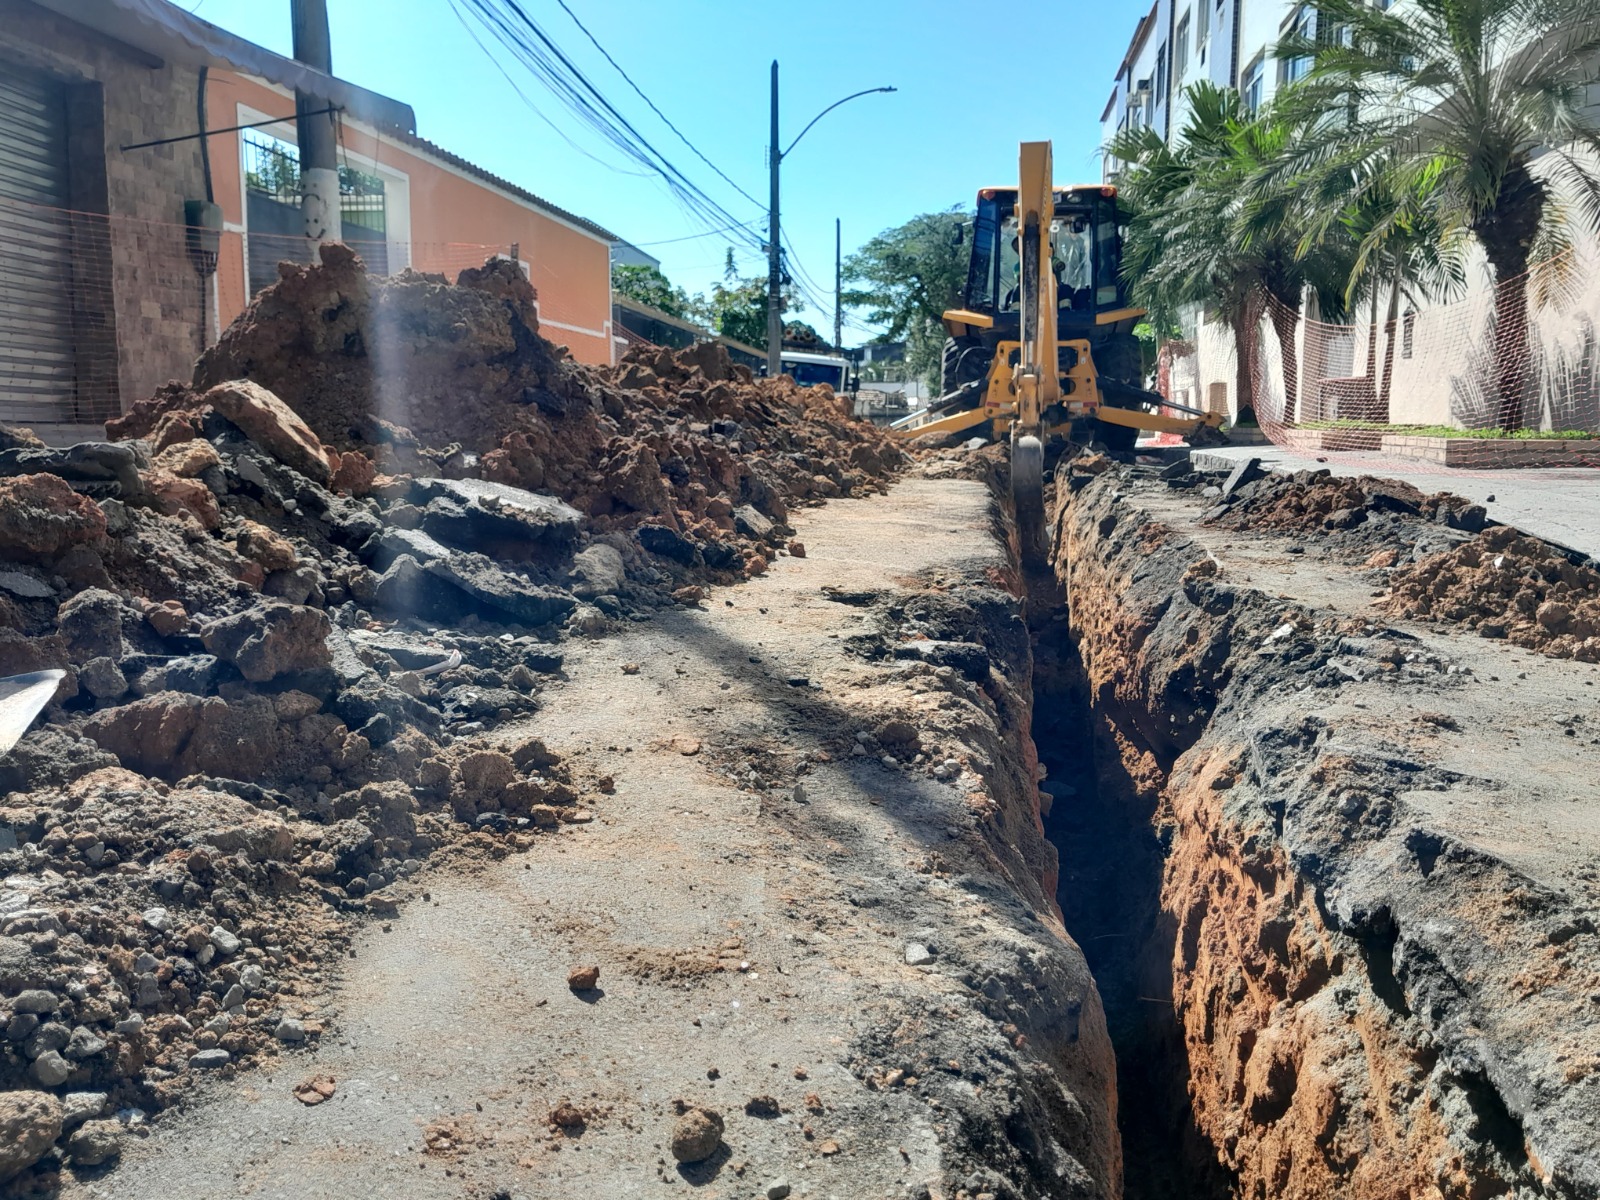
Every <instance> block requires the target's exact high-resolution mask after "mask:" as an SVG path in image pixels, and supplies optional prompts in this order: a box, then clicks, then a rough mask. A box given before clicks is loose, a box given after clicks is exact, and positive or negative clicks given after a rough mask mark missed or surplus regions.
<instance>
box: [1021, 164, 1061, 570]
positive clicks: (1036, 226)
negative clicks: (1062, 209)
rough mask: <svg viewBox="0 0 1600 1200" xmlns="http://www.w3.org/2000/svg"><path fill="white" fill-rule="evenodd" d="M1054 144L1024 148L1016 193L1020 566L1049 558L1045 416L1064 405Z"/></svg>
mask: <svg viewBox="0 0 1600 1200" xmlns="http://www.w3.org/2000/svg"><path fill="white" fill-rule="evenodd" d="M1050 160H1051V155H1050V143H1049V142H1023V143H1022V152H1021V162H1020V164H1019V167H1020V169H1019V172H1018V174H1019V178H1020V181H1021V186H1020V187H1019V189H1018V192H1017V236H1018V240H1019V245H1018V250H1019V252H1020V255H1021V279H1020V285H1021V286H1020V288H1019V296H1020V306H1021V309H1022V346H1021V352H1020V353H1019V354H1018V356H1017V364H1016V366H1015V367H1014V368H1013V374H1012V382H1013V385H1014V391H1015V394H1016V398H1017V400H1016V405H1017V411H1016V417H1015V419H1014V420H1013V421H1012V422H1011V499H1012V503H1013V506H1014V507H1015V510H1016V518H1017V538H1018V542H1019V543H1020V545H1019V549H1020V550H1021V554H1022V560H1023V562H1024V563H1025V564H1026V565H1028V566H1038V565H1040V564H1042V563H1043V562H1044V560H1045V557H1046V556H1047V555H1048V553H1049V546H1048V539H1047V538H1046V536H1045V528H1044V411H1045V409H1047V408H1049V407H1050V406H1051V405H1053V404H1056V403H1059V402H1060V400H1061V371H1060V367H1059V360H1058V358H1057V353H1058V351H1057V345H1056V274H1055V271H1054V270H1053V269H1052V267H1051V262H1050V256H1051V248H1050V226H1051V225H1052V224H1053V223H1054V221H1055V198H1054V194H1053V191H1052V188H1053V182H1052V181H1053V180H1054V178H1055V175H1054V173H1053V171H1052V167H1051V161H1050Z"/></svg>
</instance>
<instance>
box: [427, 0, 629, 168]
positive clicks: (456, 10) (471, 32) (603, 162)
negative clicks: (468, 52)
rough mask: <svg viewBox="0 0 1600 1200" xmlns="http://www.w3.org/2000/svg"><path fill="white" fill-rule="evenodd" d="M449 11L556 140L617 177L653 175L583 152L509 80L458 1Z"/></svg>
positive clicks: (455, 0)
mask: <svg viewBox="0 0 1600 1200" xmlns="http://www.w3.org/2000/svg"><path fill="white" fill-rule="evenodd" d="M450 11H451V12H453V13H455V15H456V20H458V21H460V22H461V27H462V28H463V29H465V30H466V31H467V36H468V37H470V38H471V39H472V40H473V42H475V43H476V44H477V47H478V49H480V50H482V51H483V53H484V56H485V57H486V58H488V60H489V61H490V62H492V63H493V64H494V68H495V70H497V71H499V72H500V75H501V78H503V79H504V80H505V81H506V82H507V83H508V84H510V85H511V90H512V91H514V92H515V93H516V94H517V96H518V98H519V99H520V100H521V101H522V102H523V103H524V104H526V105H527V106H528V108H529V110H530V111H532V113H533V115H534V116H536V117H538V118H539V120H541V121H543V122H544V123H545V124H546V125H548V126H549V127H550V130H551V132H553V133H554V134H555V135H556V136H557V137H558V138H560V139H561V140H562V141H563V142H565V143H566V144H567V145H568V146H570V147H571V148H572V149H573V150H575V151H577V152H578V153H579V154H581V155H583V156H584V157H585V158H587V159H588V160H589V161H590V162H596V163H599V164H600V165H601V166H602V167H605V168H606V169H607V170H609V171H615V172H616V173H617V174H619V175H632V176H633V177H634V178H636V179H644V178H648V177H649V176H651V175H653V174H655V172H654V171H628V170H625V169H623V168H622V167H619V166H617V165H616V164H615V163H609V162H607V161H606V160H605V159H603V158H601V157H600V156H599V155H597V154H592V153H590V152H589V151H588V150H585V149H584V148H583V147H582V146H580V145H578V143H577V142H575V141H573V140H572V138H570V137H568V136H567V133H566V131H565V130H564V129H562V128H561V127H560V126H559V125H557V124H556V123H555V122H554V121H552V120H551V119H550V118H549V117H548V116H546V115H545V113H544V110H543V109H541V108H540V107H539V106H538V105H537V104H535V103H534V102H533V98H532V97H531V96H529V95H528V93H527V92H525V91H523V90H522V86H521V85H520V84H519V83H518V82H517V81H516V80H515V79H513V78H511V72H509V71H507V70H506V68H505V64H504V63H502V62H501V61H500V60H499V59H498V58H496V57H495V54H494V52H493V51H492V50H490V49H489V47H488V46H486V45H484V43H483V39H482V38H481V37H479V36H478V31H477V30H476V29H474V28H473V27H472V26H471V24H470V23H469V22H468V21H467V17H466V14H465V13H463V12H462V11H461V5H460V3H459V2H458V0H450Z"/></svg>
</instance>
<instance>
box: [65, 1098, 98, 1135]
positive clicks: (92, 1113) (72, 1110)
mask: <svg viewBox="0 0 1600 1200" xmlns="http://www.w3.org/2000/svg"><path fill="white" fill-rule="evenodd" d="M61 1108H62V1113H61V1128H63V1129H75V1128H77V1127H78V1126H79V1125H82V1124H83V1123H84V1122H85V1121H88V1120H90V1119H92V1118H94V1117H98V1116H99V1115H100V1114H101V1113H103V1112H105V1110H106V1094H105V1093H104V1092H68V1093H67V1094H66V1095H65V1096H63V1097H62V1098H61Z"/></svg>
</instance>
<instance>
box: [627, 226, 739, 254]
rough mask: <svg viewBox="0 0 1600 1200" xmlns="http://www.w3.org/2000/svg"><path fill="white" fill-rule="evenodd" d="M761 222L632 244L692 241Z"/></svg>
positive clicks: (641, 247)
mask: <svg viewBox="0 0 1600 1200" xmlns="http://www.w3.org/2000/svg"><path fill="white" fill-rule="evenodd" d="M759 223H760V222H758V221H741V222H740V223H739V224H737V225H728V226H725V227H724V228H722V229H708V230H706V231H705V232H704V233H689V234H685V235H684V236H683V237H675V238H660V239H658V240H656V241H653V242H634V243H632V244H633V245H634V246H635V247H637V248H639V249H643V248H644V247H645V246H670V245H672V244H673V243H674V242H692V241H695V240H696V239H698V238H708V237H716V235H717V234H719V233H729V232H731V231H733V230H735V229H749V228H750V226H752V225H756V224H759Z"/></svg>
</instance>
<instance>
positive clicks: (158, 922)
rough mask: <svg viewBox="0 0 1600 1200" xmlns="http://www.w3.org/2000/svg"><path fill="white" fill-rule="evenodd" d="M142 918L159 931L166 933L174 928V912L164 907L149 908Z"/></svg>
mask: <svg viewBox="0 0 1600 1200" xmlns="http://www.w3.org/2000/svg"><path fill="white" fill-rule="evenodd" d="M140 920H142V921H143V922H144V923H145V924H146V925H148V926H149V927H150V928H151V929H154V930H155V931H156V932H157V933H165V932H166V931H167V930H169V929H171V928H172V914H171V913H169V912H168V911H167V910H166V909H164V908H147V909H145V910H144V913H143V915H142V916H141V917H140Z"/></svg>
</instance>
